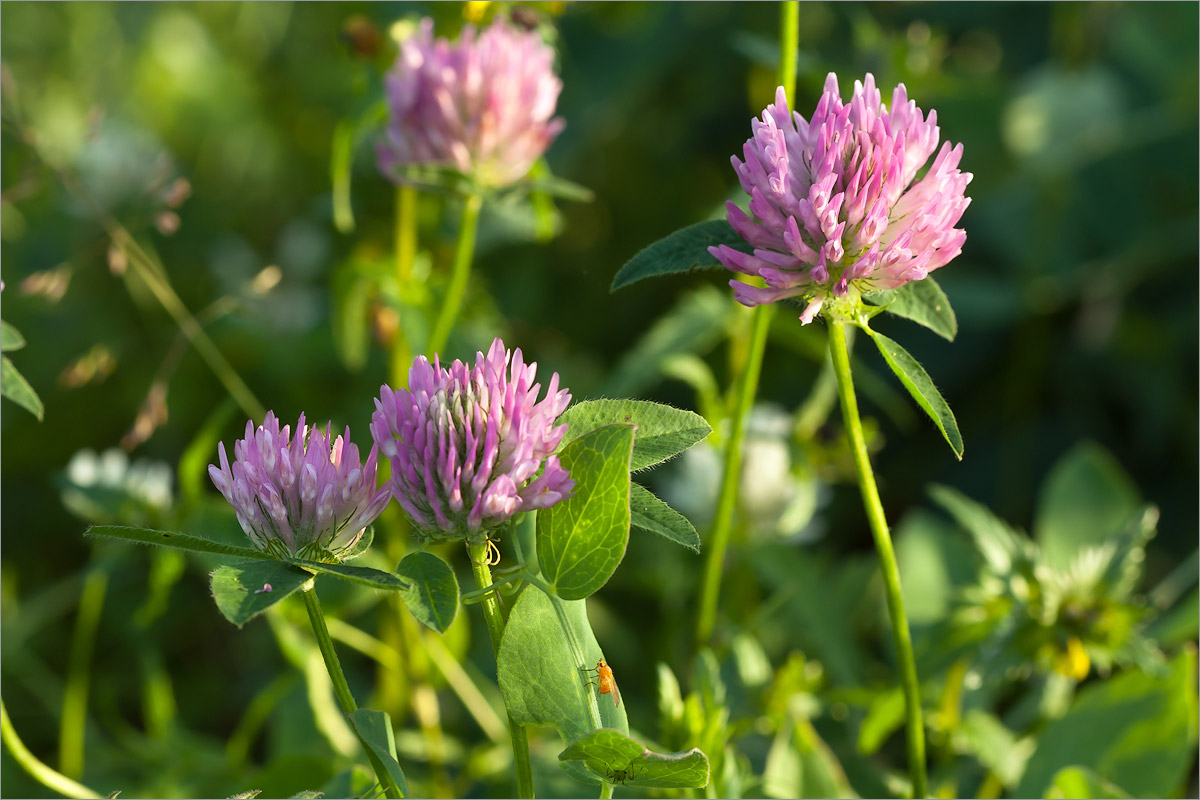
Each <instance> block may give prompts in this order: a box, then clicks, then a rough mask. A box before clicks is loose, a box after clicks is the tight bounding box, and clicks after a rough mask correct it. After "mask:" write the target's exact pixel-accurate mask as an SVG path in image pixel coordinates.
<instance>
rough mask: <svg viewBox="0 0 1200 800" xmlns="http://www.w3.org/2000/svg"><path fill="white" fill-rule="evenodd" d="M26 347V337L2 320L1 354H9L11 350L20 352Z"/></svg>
mask: <svg viewBox="0 0 1200 800" xmlns="http://www.w3.org/2000/svg"><path fill="white" fill-rule="evenodd" d="M24 346H25V337H24V336H22V335H21V332H20V331H18V330H17V329H16V328H14V327H13V326H12V325H9V324H8V323H7V322H4V321H3V320H0V353H7V352H8V351H9V350H20V349H21V348H22V347H24Z"/></svg>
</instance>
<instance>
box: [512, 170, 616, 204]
mask: <svg viewBox="0 0 1200 800" xmlns="http://www.w3.org/2000/svg"><path fill="white" fill-rule="evenodd" d="M512 189H513V190H516V191H525V192H529V193H533V192H540V193H542V194H546V195H549V196H551V197H557V198H558V199H560V200H569V201H572V202H576V203H590V202H592V201H593V200H595V199H596V193H595V192H593V191H592V190H591V189H589V188H587V187H586V186H583V185H582V184H578V183H575V182H574V181H569V180H567V179H565V178H559V177H556V176H554V175H543V176H540V177H537V178H530V179H528V180H525V181H521V182H520V183H517V184H514V185H513V186H512Z"/></svg>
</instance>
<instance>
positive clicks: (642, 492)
mask: <svg viewBox="0 0 1200 800" xmlns="http://www.w3.org/2000/svg"><path fill="white" fill-rule="evenodd" d="M634 446H635V447H636V440H635V445H634ZM629 513H630V524H631V525H632V526H633V527H635V528H641V529H642V530H644V531H650V532H651V533H657V534H658V535H659V536H662V537H663V538H665V539H670V540H671V541H672V542H675V543H676V544H679V545H683V546H684V547H686V548H688V549H689V550H691V551H693V552H695V553H699V552H700V534H698V533H696V527H695V526H694V525H692V523H691V522H689V521H688V519H687V517H685V516H683V515H682V514H680V513H679V512H678V511H676V510H675V509H673V508H671V507H670V506H669V505H667V504H666V503H664V502H663V501H662V500H659V499H658V498H657V497H655V496H654V495H653V494H652V493H651V492H650V490H649V489H647V488H645V487H644V486H641V485H640V484H636V483H631V484H630V486H629Z"/></svg>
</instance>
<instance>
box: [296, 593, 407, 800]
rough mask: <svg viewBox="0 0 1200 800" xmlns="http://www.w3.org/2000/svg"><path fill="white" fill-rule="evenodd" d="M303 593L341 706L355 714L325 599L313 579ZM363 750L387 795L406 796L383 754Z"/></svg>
mask: <svg viewBox="0 0 1200 800" xmlns="http://www.w3.org/2000/svg"><path fill="white" fill-rule="evenodd" d="M301 594H303V595H304V607H305V608H307V609H308V619H309V621H310V622H311V623H312V629H313V635H314V636H316V638H317V647H318V648H319V649H320V651H321V657H322V658H323V659H325V669H326V670H327V671H328V672H329V680H330V681H332V682H333V694H334V696H335V697H336V698H337V701H338V705H339V706H341V709H342V713H343V714H351V713H353V712H354V711H357V710H358V704H357V703H355V702H354V695H353V694H351V693H350V684H348V683H347V682H346V673H344V672H342V662H340V661H338V657H337V651H336V650H334V649H333V639H332V638H331V637H330V636H329V628H328V627H327V626H326V625H325V614H324V612H322V611H321V601H320V600H318V599H317V592H316V589H315V588H314V587H313V582H312V581H309V583H308V584H307V585H306V586H305V587H304V589H303V591H302V592H301ZM389 724H390V723H389ZM363 751H364V752H365V753H366V754H367V759H368V760H369V761H370V762H371V767H372V768H373V769H374V770H375V777H376V778H378V779H379V784H380V785H381V786H382V787H383V792H384V794H386V795H387V796H388V797H394V798H399V797H403V796H404V795H403V793H402V792H401V791H400V787H398V786H397V785H396V783H395V781H393V780H392V776H391V775H389V774H388V771H387V769H386V768H385V767H384V766H383V763H382V762H381V761H380V760H379V757H378V756H376V755H375V753H374V752H373V751H372V750H371V748H370V747H367V746H366V744H365V743H364V744H363Z"/></svg>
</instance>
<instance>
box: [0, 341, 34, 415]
mask: <svg viewBox="0 0 1200 800" xmlns="http://www.w3.org/2000/svg"><path fill="white" fill-rule="evenodd" d="M0 395H3V396H4V397H7V398H8V399H9V400H12V401H13V402H14V403H16V404H17V405H19V406H20V407H21V408H23V409H25V410H26V411H28V412H29V413H30V414H33V415H34V416H35V417H37V418H38V422H41V421H42V413H43V410H44V409H43V408H42V399H41V398H40V397H38V396H37V392H35V391H34V390H33V387H32V386H30V385H29V381H27V380H25V376H24V375H22V374H21V373H20V372H18V371H17V368H16V367H14V366H13V363H12V362H11V361H9V360H8V356H3V357H0Z"/></svg>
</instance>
